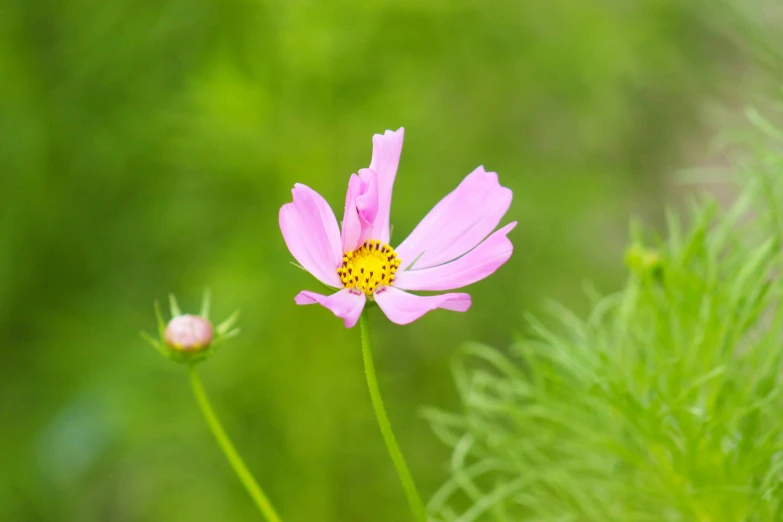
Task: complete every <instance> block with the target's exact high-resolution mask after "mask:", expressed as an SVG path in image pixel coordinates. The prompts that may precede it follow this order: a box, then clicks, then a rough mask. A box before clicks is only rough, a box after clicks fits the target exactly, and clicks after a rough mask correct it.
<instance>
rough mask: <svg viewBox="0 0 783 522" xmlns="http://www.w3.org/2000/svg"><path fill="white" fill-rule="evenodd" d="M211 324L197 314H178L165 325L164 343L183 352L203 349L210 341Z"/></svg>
mask: <svg viewBox="0 0 783 522" xmlns="http://www.w3.org/2000/svg"><path fill="white" fill-rule="evenodd" d="M212 335H213V334H212V325H211V324H210V323H209V321H207V320H206V319H204V318H203V317H199V316H197V315H180V316H178V317H175V318H174V319H172V320H171V321H170V322H169V324H168V326H167V327H166V334H165V338H166V344H168V345H169V346H171V347H172V348H176V349H177V350H182V351H183V352H189V351H193V352H196V351H199V350H203V349H204V348H206V347H207V346H209V343H211V342H212Z"/></svg>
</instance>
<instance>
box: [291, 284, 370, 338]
mask: <svg viewBox="0 0 783 522" xmlns="http://www.w3.org/2000/svg"><path fill="white" fill-rule="evenodd" d="M294 301H296V304H298V305H311V304H319V305H321V306H323V307H324V308H328V309H329V310H331V311H332V313H334V315H336V316H337V317H339V318H340V319H343V320H344V321H345V327H346V328H353V327H354V326H356V323H357V322H358V321H359V316H360V315H362V310H364V304H365V303H366V302H367V298H366V297H365V296H364V294H363V293H362V292H357V291H355V290H353V289H350V288H345V289H343V290H340V291H339V292H337V293H336V294H332V295H330V296H325V295H321V294H316V293H315V292H301V293H300V294H299V295H297V296H296V298H295V299H294Z"/></svg>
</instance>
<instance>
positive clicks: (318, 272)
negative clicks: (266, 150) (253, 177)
mask: <svg viewBox="0 0 783 522" xmlns="http://www.w3.org/2000/svg"><path fill="white" fill-rule="evenodd" d="M293 195H294V202H293V203H288V204H286V205H283V207H282V208H281V209H280V230H281V231H282V233H283V239H285V244H286V246H288V250H289V251H290V252H291V254H292V255H293V256H294V258H295V259H296V260H297V262H299V264H300V265H302V267H304V269H305V270H307V271H308V272H310V273H311V274H313V275H314V276H315V277H316V278H318V280H319V281H321V282H322V283H324V284H326V285H328V286H334V287H338V288H339V287H341V286H342V283H341V282H340V277H339V276H338V275H337V269H338V268H339V267H340V264H341V263H342V252H341V245H340V228H339V227H338V225H337V219H336V218H335V217H334V212H332V209H331V208H330V207H329V204H328V203H327V202H326V200H324V198H322V197H321V196H320V195H319V194H318V193H317V192H315V191H314V190H313V189H311V188H310V187H307V186H305V185H300V184H296V185H295V186H294V189H293Z"/></svg>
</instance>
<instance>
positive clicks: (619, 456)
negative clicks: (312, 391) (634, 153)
mask: <svg viewBox="0 0 783 522" xmlns="http://www.w3.org/2000/svg"><path fill="white" fill-rule="evenodd" d="M749 115H750V119H751V121H752V122H753V123H755V126H756V128H757V129H758V131H759V132H760V133H761V134H763V136H764V143H763V145H761V146H756V147H755V148H753V149H752V153H751V154H749V155H746V157H745V158H744V159H740V160H739V161H738V162H737V164H736V169H735V172H734V173H735V174H736V175H737V178H738V179H739V180H741V183H740V185H741V187H740V188H738V191H737V194H738V195H737V199H736V202H735V203H734V204H733V205H732V206H731V207H730V208H728V209H722V208H721V207H720V206H719V205H718V204H716V203H713V202H710V201H700V202H699V203H697V204H694V205H693V206H692V207H691V210H690V213H689V216H688V219H684V220H683V221H682V222H681V221H680V219H678V217H677V216H676V215H675V214H674V213H670V214H669V217H668V227H667V231H666V235H665V239H661V240H657V241H650V240H643V239H642V234H639V233H636V234H634V235H635V238H634V243H633V245H634V246H632V247H631V249H630V250H629V258H628V261H629V267H630V277H629V281H628V283H627V285H626V286H625V288H624V289H623V290H622V291H620V292H619V293H617V294H615V295H611V296H608V297H602V298H596V299H594V302H593V306H592V311H591V313H590V314H589V315H588V317H586V318H580V317H576V316H574V315H573V314H571V313H570V312H569V311H567V310H565V309H562V308H556V309H555V314H554V315H555V318H556V319H557V323H558V324H559V326H557V327H555V328H548V327H545V326H544V325H543V324H542V323H541V322H539V321H537V320H535V319H531V320H530V325H531V328H532V334H531V335H529V336H528V337H526V338H524V339H521V340H519V341H518V342H517V343H516V344H515V345H514V346H512V347H511V349H510V350H505V351H501V350H499V349H495V348H491V347H487V346H482V345H479V344H470V345H467V346H465V347H464V348H463V349H462V351H461V353H460V355H459V356H458V357H457V358H456V360H455V363H454V375H455V379H456V384H457V387H458V390H459V394H460V396H461V400H462V403H463V411H462V412H461V413H459V414H449V413H444V412H441V411H436V410H428V411H427V415H428V417H429V419H430V420H431V422H432V425H433V427H434V429H435V432H436V433H437V434H438V436H439V437H440V438H441V439H442V440H443V441H444V442H446V443H447V444H449V445H450V446H451V447H452V448H453V454H452V459H451V462H450V469H451V478H450V479H449V480H448V482H446V483H445V484H444V485H443V487H442V488H441V489H440V490H439V491H438V492H437V493H436V494H435V495H434V496H433V497H432V499H431V501H430V503H429V509H430V512H431V513H432V514H433V517H434V518H433V520H437V521H439V522H473V521H495V522H511V521H526V522H527V521H541V522H544V521H545V522H558V521H562V522H565V521H569V522H570V521H574V522H577V521H578V522H581V521H586V522H691V521H698V522H738V521H747V522H774V521H783V484H782V481H783V306H781V297H782V296H783V278H781V275H782V274H783V258H782V257H781V253H782V251H781V246H783V241H781V239H782V238H783V133H781V132H780V131H778V130H777V129H776V128H775V127H774V126H773V125H771V124H770V123H769V122H767V121H766V120H764V119H762V118H761V116H760V115H759V114H758V113H755V112H751V113H749ZM746 150H747V149H746ZM683 222H687V223H688V224H687V225H684V224H683Z"/></svg>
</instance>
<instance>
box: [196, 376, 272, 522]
mask: <svg viewBox="0 0 783 522" xmlns="http://www.w3.org/2000/svg"><path fill="white" fill-rule="evenodd" d="M188 373H189V375H190V384H191V386H192V387H193V395H194V396H195V397H196V402H197V403H198V405H199V408H201V413H203V414H204V419H205V420H206V421H207V424H208V425H209V429H210V430H212V434H213V435H214V436H215V439H216V440H217V443H218V446H220V448H221V449H222V450H223V453H224V454H225V455H226V458H227V459H228V462H229V463H230V464H231V467H232V468H234V472H236V474H237V476H238V477H239V480H241V481H242V484H243V485H244V486H245V489H246V490H247V492H248V493H249V494H250V496H251V497H252V498H253V501H254V502H255V503H256V506H258V509H259V510H260V511H261V513H262V514H263V515H264V517H266V519H267V520H268V521H269V522H280V517H279V516H278V514H277V512H275V508H273V507H272V504H271V503H270V502H269V499H268V498H267V497H266V495H265V494H264V492H263V490H262V489H261V487H260V486H259V485H258V483H257V482H256V480H255V479H254V478H253V475H252V474H251V473H250V471H249V470H248V469H247V466H245V463H244V462H243V461H242V457H240V456H239V453H237V450H236V449H235V448H234V445H233V444H232V443H231V440H230V439H229V438H228V435H226V431H225V430H224V429H223V426H222V425H221V424H220V421H219V420H218V418H217V416H216V415H215V412H214V411H213V410H212V406H211V405H210V403H209V399H207V394H206V393H205V392H204V386H202V384H201V378H200V377H199V375H198V372H197V371H196V365H194V364H191V365H189V366H188Z"/></svg>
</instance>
